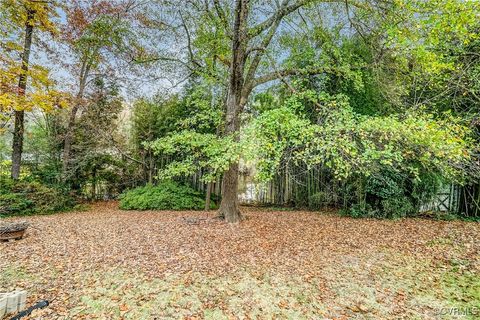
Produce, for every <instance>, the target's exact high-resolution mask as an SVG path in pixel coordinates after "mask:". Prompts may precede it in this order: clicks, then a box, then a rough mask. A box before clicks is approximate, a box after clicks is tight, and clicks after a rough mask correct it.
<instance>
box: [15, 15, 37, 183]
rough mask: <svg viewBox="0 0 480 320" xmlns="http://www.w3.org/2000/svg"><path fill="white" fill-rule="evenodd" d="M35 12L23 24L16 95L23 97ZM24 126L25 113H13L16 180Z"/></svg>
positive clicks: (25, 87) (19, 164) (20, 111)
mask: <svg viewBox="0 0 480 320" xmlns="http://www.w3.org/2000/svg"><path fill="white" fill-rule="evenodd" d="M34 16H35V11H33V10H27V21H26V22H25V42H24V45H23V54H22V72H21V74H20V77H19V80H18V94H19V95H23V96H24V95H25V91H26V89H27V72H28V63H29V60H30V50H31V48H32V35H33V19H34ZM24 126H25V112H24V111H23V110H18V111H15V128H14V130H13V143H12V171H11V177H12V179H14V180H18V178H19V177H20V166H21V163H22V153H23V133H24Z"/></svg>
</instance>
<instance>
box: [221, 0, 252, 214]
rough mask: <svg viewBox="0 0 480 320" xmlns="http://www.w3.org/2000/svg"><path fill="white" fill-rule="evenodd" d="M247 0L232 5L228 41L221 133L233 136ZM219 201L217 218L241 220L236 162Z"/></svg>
mask: <svg viewBox="0 0 480 320" xmlns="http://www.w3.org/2000/svg"><path fill="white" fill-rule="evenodd" d="M248 11H249V0H237V1H236V6H235V24H234V28H233V38H232V61H231V66H230V79H229V85H228V98H227V112H226V118H225V134H226V135H236V136H235V139H238V135H237V133H238V131H239V129H240V119H239V115H240V113H241V110H242V108H243V105H244V104H245V99H243V88H244V73H245V60H246V57H247V55H246V52H247V44H248V29H247V20H248ZM222 185H223V186H222V189H223V193H222V202H221V203H220V208H219V215H220V216H222V217H224V219H225V220H226V221H227V222H231V223H235V222H239V221H240V220H242V216H241V213H240V210H239V208H238V195H237V192H238V163H233V164H231V165H230V168H229V169H228V170H227V171H226V172H225V174H224V175H223V181H222Z"/></svg>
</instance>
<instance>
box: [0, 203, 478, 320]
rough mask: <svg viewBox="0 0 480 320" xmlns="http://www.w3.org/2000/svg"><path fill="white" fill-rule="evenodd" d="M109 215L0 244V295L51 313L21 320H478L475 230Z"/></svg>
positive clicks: (259, 215)
mask: <svg viewBox="0 0 480 320" xmlns="http://www.w3.org/2000/svg"><path fill="white" fill-rule="evenodd" d="M117 207H118V206H117V203H115V202H109V203H99V204H96V205H94V206H92V207H90V209H89V210H88V211H84V212H72V213H64V214H55V215H49V216H32V217H27V218H25V220H28V221H29V222H30V223H31V228H30V229H29V232H28V234H27V236H26V238H24V239H23V240H20V241H15V242H5V243H0V291H6V290H11V289H15V288H24V289H26V290H28V292H29V295H30V296H29V298H28V303H29V304H32V303H34V302H35V301H37V300H41V299H47V300H50V301H52V303H51V305H50V306H49V307H48V308H46V309H43V310H41V311H37V312H36V313H34V314H33V315H32V316H31V317H30V319H456V318H458V319H475V318H476V317H478V316H479V313H478V312H480V310H479V309H478V308H479V307H480V243H479V242H478V236H479V234H480V224H478V223H469V222H459V221H454V222H447V221H434V220H422V219H404V220H397V221H392V220H373V219H352V218H347V217H341V216H339V215H336V214H334V213H332V212H326V213H318V212H305V211H275V210H270V209H257V208H243V209H242V210H243V212H244V214H245V216H246V220H245V221H244V222H242V223H241V224H227V223H225V222H223V221H221V220H218V219H214V218H213V217H214V212H211V213H210V216H209V217H208V216H207V214H206V213H205V212H198V211H196V212H195V211H180V212H172V211H145V212H140V211H121V210H118V209H117ZM205 218H206V219H205ZM8 220H20V219H19V218H9V219H8Z"/></svg>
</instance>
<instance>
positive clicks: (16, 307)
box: [0, 290, 27, 320]
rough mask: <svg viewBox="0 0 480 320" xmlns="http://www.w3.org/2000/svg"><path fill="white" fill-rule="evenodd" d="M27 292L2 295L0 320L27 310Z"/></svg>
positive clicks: (16, 291) (17, 291) (0, 297)
mask: <svg viewBox="0 0 480 320" xmlns="http://www.w3.org/2000/svg"><path fill="white" fill-rule="evenodd" d="M26 303H27V292H26V291H24V290H15V291H13V292H8V293H0V320H1V319H3V317H4V316H6V315H7V314H14V313H17V312H20V311H22V310H24V309H25V306H26Z"/></svg>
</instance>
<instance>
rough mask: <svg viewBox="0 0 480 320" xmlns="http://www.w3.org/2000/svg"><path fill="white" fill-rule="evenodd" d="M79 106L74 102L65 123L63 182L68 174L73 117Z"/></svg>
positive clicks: (75, 115) (74, 117) (73, 125)
mask: <svg viewBox="0 0 480 320" xmlns="http://www.w3.org/2000/svg"><path fill="white" fill-rule="evenodd" d="M78 109H79V106H78V104H75V105H74V106H73V108H72V110H71V112H70V117H69V119H68V124H67V132H66V134H65V139H64V141H63V159H62V181H63V182H65V181H66V180H67V176H68V168H69V163H70V153H71V150H72V140H73V130H74V127H75V119H76V117H77V112H78Z"/></svg>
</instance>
